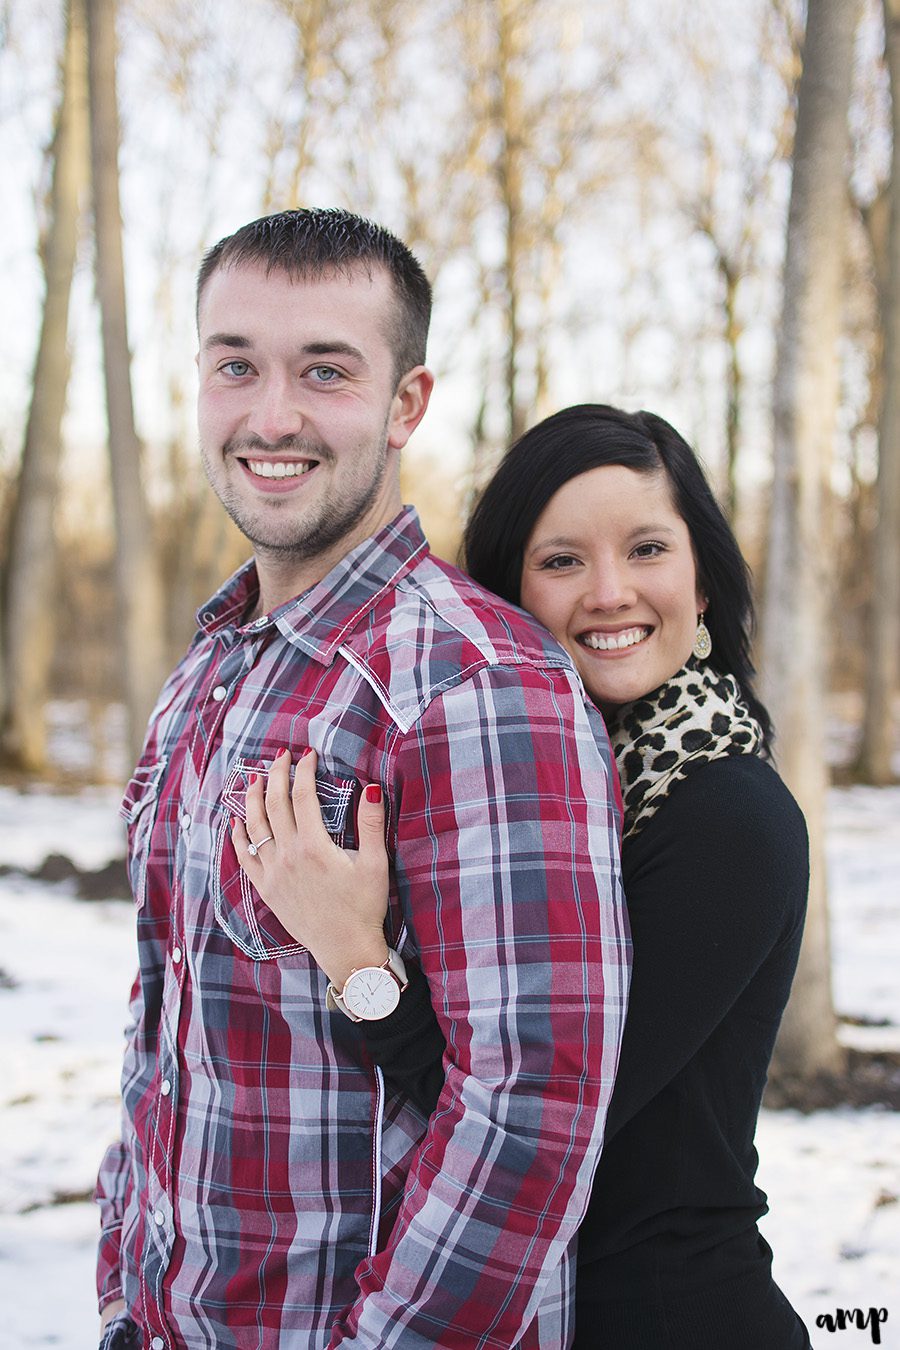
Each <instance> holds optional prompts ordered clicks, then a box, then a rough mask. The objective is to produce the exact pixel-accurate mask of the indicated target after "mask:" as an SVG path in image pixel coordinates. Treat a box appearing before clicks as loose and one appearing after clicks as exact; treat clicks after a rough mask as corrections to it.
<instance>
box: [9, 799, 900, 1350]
mask: <svg viewBox="0 0 900 1350" xmlns="http://www.w3.org/2000/svg"><path fill="white" fill-rule="evenodd" d="M116 802H117V796H116V794H115V793H114V792H112V791H111V790H109V789H101V788H92V789H85V790H82V791H80V792H78V793H77V794H70V795H65V794H62V793H59V792H51V791H50V790H49V789H40V790H38V789H32V790H29V791H17V790H14V789H13V788H9V787H0V868H2V866H3V864H7V865H15V866H16V867H19V868H23V869H28V870H31V869H33V868H35V867H36V866H38V865H39V864H40V863H41V862H42V861H43V859H44V858H45V857H46V856H47V854H49V853H64V854H66V855H68V856H69V857H71V858H72V859H73V860H74V861H75V862H77V863H78V864H79V866H81V867H82V868H96V867H99V866H101V865H102V864H103V863H105V862H107V861H108V860H109V859H111V858H114V857H116V856H119V855H120V854H121V851H122V831H121V827H120V825H119V822H118V820H117V818H116V811H115V808H116ZM828 845H829V849H828V851H829V875H830V883H831V898H832V910H833V956H834V987H835V1000H836V1004H837V1007H838V1010H839V1012H840V1013H841V1014H842V1015H844V1016H848V1017H852V1018H854V1019H861V1020H862V1021H864V1022H865V1023H868V1024H871V1023H883V1024H884V1025H875V1026H873V1025H864V1026H849V1027H845V1028H844V1029H843V1031H842V1034H843V1035H844V1037H845V1039H847V1040H848V1041H850V1042H852V1044H854V1045H859V1046H865V1045H866V1044H869V1043H873V1042H874V1043H877V1044H881V1045H884V1046H889V1047H893V1048H895V1049H900V981H898V979H897V976H896V972H897V970H898V969H900V894H898V888H897V876H898V874H900V789H897V788H883V789H871V788H850V789H837V790H834V791H833V792H832V794H831V798H830V810H829V827H828ZM133 943H134V932H133V917H132V912H131V907H130V904H129V903H128V902H127V901H125V900H124V897H123V901H121V902H120V901H104V902H85V901H80V900H78V899H76V898H75V895H74V892H73V891H72V889H71V888H70V887H69V885H68V884H67V883H59V884H57V885H55V886H51V885H48V884H45V883H39V882H37V881H34V880H31V879H29V878H27V877H25V876H22V875H21V874H17V873H15V872H7V873H6V874H5V875H0V972H2V973H0V1030H2V1045H3V1047H4V1049H3V1054H4V1061H3V1063H4V1067H5V1074H4V1082H5V1084H6V1086H5V1088H3V1089H2V1091H0V1103H2V1113H0V1148H2V1153H3V1157H4V1159H5V1160H6V1166H5V1167H4V1170H3V1174H2V1176H0V1306H2V1307H3V1308H4V1309H5V1310H6V1311H5V1313H4V1315H3V1317H2V1319H0V1350H24V1347H30V1346H57V1347H62V1348H63V1350H83V1348H84V1347H89V1346H92V1345H95V1344H96V1343H97V1336H96V1329H97V1314H96V1303H95V1298H94V1278H93V1259H94V1246H95V1242H96V1235H97V1212H96V1210H95V1207H94V1206H93V1205H92V1204H91V1203H90V1201H89V1200H88V1199H87V1198H86V1197H87V1196H88V1195H89V1193H90V1191H91V1189H92V1186H93V1182H94V1177H95V1174H96V1170H97V1165H98V1162H99V1159H100V1156H101V1154H102V1152H103V1150H104V1148H105V1147H106V1145H107V1143H108V1142H110V1141H111V1140H112V1139H113V1138H114V1137H115V1135H116V1133H117V1129H118V1103H117V1091H118V1074H119V1062H120V1056H121V1047H122V1031H123V1027H124V1023H125V1011H126V1002H127V997H128V989H129V986H130V983H131V979H132V975H133V967H134V950H133ZM757 1147H758V1150H759V1154H760V1159H761V1161H760V1172H759V1181H760V1185H761V1186H762V1187H763V1189H764V1190H766V1191H767V1193H768V1195H769V1203H770V1207H771V1213H770V1214H769V1215H768V1216H767V1217H766V1218H765V1219H764V1220H763V1224H762V1228H763V1233H764V1235H765V1236H766V1238H767V1240H768V1241H769V1243H770V1244H771V1245H772V1247H773V1248H774V1251H775V1274H776V1279H777V1280H778V1281H779V1283H780V1284H781V1286H782V1288H783V1289H784V1291H785V1293H786V1294H787V1295H788V1297H789V1298H790V1300H791V1302H792V1303H794V1305H795V1306H796V1307H797V1309H798V1311H799V1312H800V1313H801V1315H802V1316H803V1317H804V1320H805V1321H806V1322H807V1325H808V1326H809V1327H810V1331H811V1334H812V1339H813V1344H814V1345H815V1346H817V1347H820V1346H822V1345H823V1344H824V1345H831V1344H833V1345H835V1346H836V1347H838V1350H842V1347H846V1350H851V1347H853V1346H855V1345H858V1346H862V1345H867V1344H871V1343H872V1333H871V1330H870V1328H869V1326H866V1327H865V1329H860V1328H858V1327H857V1326H856V1325H853V1326H851V1327H850V1328H848V1329H847V1330H844V1331H843V1332H842V1333H839V1334H838V1335H837V1340H835V1341H832V1340H831V1335H830V1333H829V1332H828V1331H827V1330H817V1328H816V1319H817V1317H820V1316H821V1315H823V1314H826V1313H831V1314H832V1315H834V1313H835V1311H836V1310H837V1309H839V1308H845V1309H853V1308H860V1309H861V1310H863V1312H864V1313H867V1312H868V1310H869V1308H871V1307H876V1308H886V1309H887V1310H888V1320H887V1322H886V1323H884V1324H883V1325H882V1326H881V1328H880V1335H881V1342H880V1343H881V1344H882V1345H883V1346H886V1347H894V1348H895V1350H900V1296H898V1293H900V1113H894V1112H889V1111H886V1110H881V1109H875V1108H871V1109H868V1110H864V1111H853V1110H849V1109H846V1108H845V1109H840V1110H835V1111H819V1112H816V1113H814V1114H812V1115H809V1116H801V1115H799V1114H797V1113H795V1112H772V1111H764V1112H763V1114H762V1117H761V1119H760V1125H759V1131H758V1136H757ZM648 1350H655V1347H648ZM760 1350H767V1348H766V1347H760Z"/></svg>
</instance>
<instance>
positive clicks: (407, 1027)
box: [358, 961, 447, 1116]
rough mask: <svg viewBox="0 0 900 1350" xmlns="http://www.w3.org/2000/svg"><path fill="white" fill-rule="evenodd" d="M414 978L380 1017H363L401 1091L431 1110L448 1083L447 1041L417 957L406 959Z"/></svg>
mask: <svg viewBox="0 0 900 1350" xmlns="http://www.w3.org/2000/svg"><path fill="white" fill-rule="evenodd" d="M406 976H407V979H408V981H409V983H408V985H407V987H406V989H405V990H404V992H403V995H402V997H401V999H400V1002H399V1003H398V1004H397V1007H396V1008H395V1009H394V1011H393V1012H392V1013H390V1014H389V1016H387V1017H384V1018H382V1019H381V1020H380V1021H378V1022H360V1023H358V1026H359V1028H360V1032H361V1035H362V1037H363V1040H364V1041H365V1043H366V1049H367V1050H368V1051H369V1054H370V1055H371V1056H372V1059H373V1060H374V1061H375V1063H376V1064H377V1065H378V1067H379V1068H380V1069H381V1071H382V1073H383V1074H384V1076H385V1078H386V1079H387V1080H388V1082H389V1083H390V1084H391V1086H392V1087H393V1088H394V1089H395V1091H397V1092H401V1093H403V1094H404V1095H405V1096H407V1097H410V1098H412V1100H413V1101H414V1102H415V1104H416V1106H417V1107H418V1108H419V1110H420V1111H421V1112H422V1114H423V1116H430V1115H431V1113H432V1111H433V1110H434V1109H435V1107H436V1106H437V1104H438V1098H439V1097H440V1095H441V1089H442V1088H443V1086H444V1051H445V1050H446V1049H447V1042H446V1041H445V1040H444V1034H443V1032H442V1031H441V1028H440V1026H439V1025H438V1020H437V1018H436V1016H435V1013H434V1008H433V1007H432V1006H431V994H430V991H429V988H428V981H427V980H426V979H425V976H424V975H423V973H422V968H421V966H420V965H419V963H418V961H407V962H406Z"/></svg>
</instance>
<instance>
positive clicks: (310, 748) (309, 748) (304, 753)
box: [300, 745, 312, 759]
mask: <svg viewBox="0 0 900 1350" xmlns="http://www.w3.org/2000/svg"><path fill="white" fill-rule="evenodd" d="M311 750H312V746H311V745H308V746H307V747H306V749H305V750H304V751H303V752H302V754H301V755H300V758H301V759H306V756H307V755H308V754H309V752H310V751H311Z"/></svg>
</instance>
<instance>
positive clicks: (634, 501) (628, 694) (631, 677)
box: [521, 464, 706, 708]
mask: <svg viewBox="0 0 900 1350" xmlns="http://www.w3.org/2000/svg"><path fill="white" fill-rule="evenodd" d="M521 603H522V606H523V608H525V609H527V610H530V612H531V613H532V614H533V615H534V616H535V618H537V619H539V620H540V622H541V623H542V624H543V625H544V627H545V628H549V629H550V632H551V633H552V634H553V635H554V637H555V638H556V639H557V641H558V642H560V643H561V644H562V646H563V647H565V648H566V650H567V651H568V652H570V653H571V655H572V657H573V658H574V661H575V664H576V666H577V667H578V671H579V674H580V675H581V678H582V680H583V681H584V686H585V688H586V689H587V691H588V693H589V694H590V696H591V698H592V699H593V700H594V702H595V703H596V704H598V705H599V706H600V707H601V708H612V707H615V706H616V705H617V704H620V703H630V702H631V701H632V700H633V699H636V698H640V697H641V695H643V694H648V693H650V692H651V691H652V690H653V689H657V688H658V687H659V686H660V685H661V684H664V683H665V681H666V680H668V679H669V678H670V676H672V675H674V674H675V672H676V671H677V670H680V669H681V667H682V666H683V665H684V663H685V661H686V660H687V659H688V656H689V655H690V653H691V648H692V646H693V642H694V633H695V632H696V628H697V614H698V613H699V611H700V610H702V609H704V608H705V604H706V602H705V599H704V597H703V596H702V595H701V594H700V593H699V591H698V589H697V571H696V566H695V564H694V554H693V550H692V548H691V540H690V535H689V533H688V528H687V526H686V525H685V523H684V521H683V520H682V518H681V516H680V515H679V514H678V512H677V511H676V510H675V506H674V504H673V502H672V497H671V492H670V489H669V483H668V479H667V477H666V475H665V472H664V471H662V470H660V472H659V473H638V472H637V471H636V470H634V469H626V468H624V467H623V466H622V465H619V464H609V465H603V466H602V467H601V468H598V469H590V470H589V471H588V472H587V473H582V474H579V475H578V477H577V478H571V479H570V480H569V481H568V483H566V484H564V486H563V487H561V488H560V489H559V491H558V492H557V493H556V494H555V495H554V496H553V497H551V499H550V501H549V502H548V503H547V506H546V507H545V508H544V511H543V512H542V514H541V515H540V516H539V517H538V521H537V524H536V525H535V527H534V530H533V531H532V534H531V537H530V539H529V540H528V542H527V543H526V545H525V554H524V558H523V563H522V597H521Z"/></svg>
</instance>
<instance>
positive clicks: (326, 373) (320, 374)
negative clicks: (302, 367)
mask: <svg viewBox="0 0 900 1350" xmlns="http://www.w3.org/2000/svg"><path fill="white" fill-rule="evenodd" d="M338 373H339V372H338V371H336V370H335V368H334V366H313V369H312V374H313V375H315V377H316V381H317V382H318V383H319V384H332V383H333V381H334V380H336V379H337V378H338Z"/></svg>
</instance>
